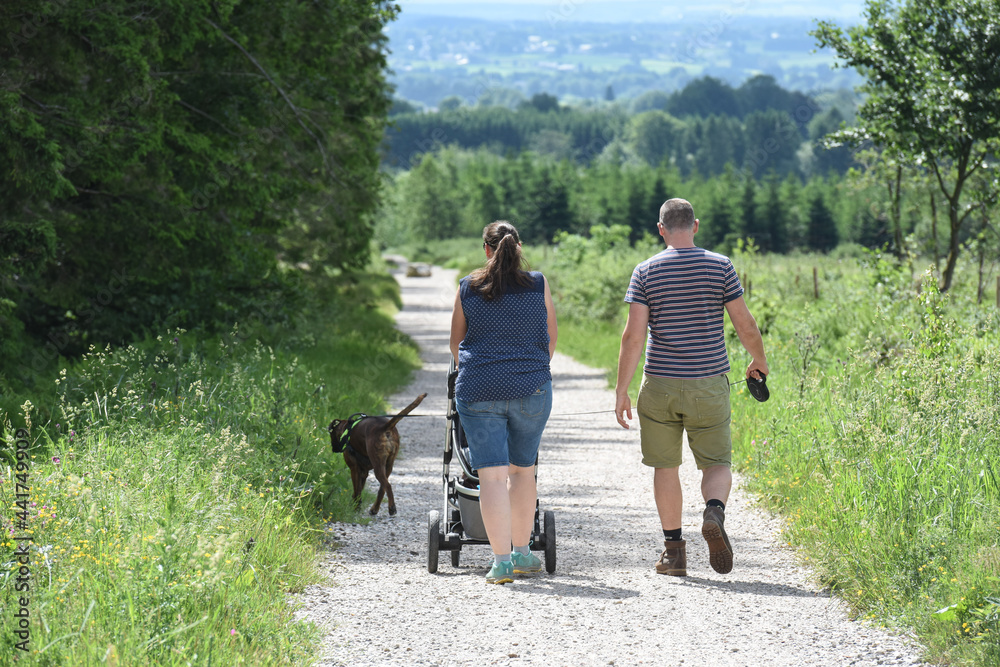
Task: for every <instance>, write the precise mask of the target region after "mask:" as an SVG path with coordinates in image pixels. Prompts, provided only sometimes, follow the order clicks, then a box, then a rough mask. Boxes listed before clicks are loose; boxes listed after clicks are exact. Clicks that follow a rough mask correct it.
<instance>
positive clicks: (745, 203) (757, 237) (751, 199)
mask: <svg viewBox="0 0 1000 667" xmlns="http://www.w3.org/2000/svg"><path fill="white" fill-rule="evenodd" d="M764 222H765V221H764V219H763V218H762V217H761V215H760V213H759V212H758V210H757V182H756V181H755V180H754V179H752V178H746V179H744V181H743V196H742V198H741V200H740V231H741V232H742V234H743V236H744V237H745V238H747V239H753V241H754V243H755V244H756V245H757V247H758V248H760V249H761V250H764V251H768V250H770V249H771V235H770V234H769V233H768V230H767V227H766V226H765V224H764Z"/></svg>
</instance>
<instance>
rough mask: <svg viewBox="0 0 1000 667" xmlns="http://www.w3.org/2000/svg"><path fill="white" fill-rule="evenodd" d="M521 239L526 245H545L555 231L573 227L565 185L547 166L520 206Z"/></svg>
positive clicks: (536, 177) (539, 173) (537, 176)
mask: <svg viewBox="0 0 1000 667" xmlns="http://www.w3.org/2000/svg"><path fill="white" fill-rule="evenodd" d="M522 209H523V213H522V214H521V227H520V228H519V229H520V232H521V237H522V238H523V239H524V241H526V242H528V243H548V242H550V241H551V240H552V237H553V236H555V234H556V232H558V231H561V230H562V231H567V230H572V229H573V228H574V224H573V214H572V212H571V211H570V207H569V192H568V190H567V188H566V184H565V183H563V182H561V181H560V180H559V178H558V177H554V175H553V173H552V171H551V170H550V169H549V168H548V167H542V168H541V169H539V170H538V172H537V173H536V174H535V175H534V178H533V183H532V185H531V189H530V194H529V197H528V199H527V201H526V202H525V204H524V205H522Z"/></svg>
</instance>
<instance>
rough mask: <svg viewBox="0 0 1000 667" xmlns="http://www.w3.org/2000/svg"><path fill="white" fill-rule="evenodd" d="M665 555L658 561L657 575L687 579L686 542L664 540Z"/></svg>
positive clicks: (661, 555)
mask: <svg viewBox="0 0 1000 667" xmlns="http://www.w3.org/2000/svg"><path fill="white" fill-rule="evenodd" d="M663 546H664V549H663V553H662V554H660V559H659V560H657V561H656V572H657V574H669V575H671V576H674V577H686V576H687V573H688V570H687V564H688V561H687V542H685V541H684V540H664V541H663Z"/></svg>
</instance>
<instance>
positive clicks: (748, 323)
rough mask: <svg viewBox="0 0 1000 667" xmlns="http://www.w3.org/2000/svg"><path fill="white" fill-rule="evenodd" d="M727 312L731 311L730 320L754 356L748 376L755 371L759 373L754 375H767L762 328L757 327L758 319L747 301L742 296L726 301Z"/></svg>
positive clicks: (741, 341) (748, 369)
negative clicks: (751, 312)
mask: <svg viewBox="0 0 1000 667" xmlns="http://www.w3.org/2000/svg"><path fill="white" fill-rule="evenodd" d="M726 312H727V313H729V320H730V321H731V322H732V323H733V327H734V328H735V329H736V335H737V336H739V339H740V343H742V344H743V347H744V348H746V351H747V352H749V353H750V356H751V357H753V360H752V361H751V362H750V365H749V366H747V372H746V376H747V377H751V375H753V373H754V371H756V372H757V375H753V377H761V376H764V375H767V374H768V373H769V372H770V371H769V370H768V368H767V356H766V355H765V354H764V339H763V338H762V337H761V335H760V329H758V328H757V320H755V319H754V318H753V315H751V314H750V309H749V308H747V302H746V301H744V300H743V297H742V296H741V297H740V298H738V299H733V300H732V301H729V302H727V303H726Z"/></svg>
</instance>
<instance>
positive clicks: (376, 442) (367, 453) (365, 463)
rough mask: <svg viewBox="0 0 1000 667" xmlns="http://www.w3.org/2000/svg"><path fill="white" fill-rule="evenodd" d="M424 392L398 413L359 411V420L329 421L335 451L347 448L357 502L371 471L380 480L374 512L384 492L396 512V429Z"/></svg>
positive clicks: (374, 513) (391, 508)
mask: <svg viewBox="0 0 1000 667" xmlns="http://www.w3.org/2000/svg"><path fill="white" fill-rule="evenodd" d="M425 396H427V394H420V395H419V396H417V400H415V401H413V402H412V403H410V404H409V405H407V406H406V407H405V408H403V411H402V412H400V413H399V414H398V415H396V416H395V417H369V416H367V415H357V416H358V417H362V418H361V419H360V421H356V420H355V419H352V418H350V417H349V418H347V419H334V420H333V421H332V422H330V427H329V431H330V445H331V446H332V447H333V451H334V453H337V452H344V463H346V464H347V467H348V468H349V469H350V471H351V482H352V483H353V484H354V504H355V506H357V505H359V504H360V503H361V490H362V489H364V488H365V482H366V481H368V471H369V470H372V471H374V472H375V479H377V480H378V496H376V498H375V504H374V505H372V507H371V509H370V510H368V513H369V514H371V515H372V516H375V515H376V514H378V508H379V506H380V505H381V504H382V497H383V496H387V497H388V502H389V514H395V513H396V499H395V498H394V497H393V495H392V485H391V484H389V475H391V474H392V464H393V463H395V461H396V455H397V454H398V453H399V431H397V430H396V423H397V422H399V420H400V419H402V418H403V417H405V416H406V415H408V414H410V412H411V411H412V410H413V409H414V408H415V407H417V406H418V405H420V401H422V400H424V397H425ZM353 416H354V415H352V417H353ZM352 423H354V426H353V427H352V426H351V424H352ZM348 429H350V433H349V435H347V437H346V438H345V431H347V430H348Z"/></svg>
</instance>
